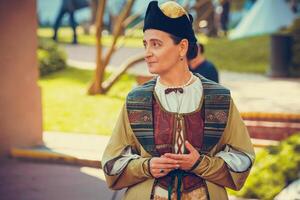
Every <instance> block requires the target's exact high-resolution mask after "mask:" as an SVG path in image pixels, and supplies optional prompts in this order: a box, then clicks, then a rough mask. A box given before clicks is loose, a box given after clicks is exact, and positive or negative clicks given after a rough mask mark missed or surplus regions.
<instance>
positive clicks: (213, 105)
mask: <svg viewBox="0 0 300 200" xmlns="http://www.w3.org/2000/svg"><path fill="white" fill-rule="evenodd" d="M195 75H197V76H198V77H199V78H200V79H201V82H202V84H203V90H204V91H203V93H204V108H205V120H204V136H203V146H202V150H201V153H205V154H206V153H208V152H209V151H210V150H211V149H212V148H213V147H214V146H215V145H216V144H217V143H218V142H219V140H220V138H221V137H222V134H223V132H224V130H225V127H226V124H227V120H228V114H229V106H230V100H231V97H230V91H229V90H228V89H226V88H224V87H222V86H220V85H219V84H217V83H215V82H213V81H210V80H208V79H206V78H204V77H203V76H201V75H199V74H195Z"/></svg>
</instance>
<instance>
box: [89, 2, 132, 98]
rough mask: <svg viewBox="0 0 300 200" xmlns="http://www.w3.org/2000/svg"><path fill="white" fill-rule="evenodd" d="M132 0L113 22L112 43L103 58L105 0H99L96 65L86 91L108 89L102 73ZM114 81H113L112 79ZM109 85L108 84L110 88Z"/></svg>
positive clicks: (95, 92) (97, 91) (92, 91)
mask: <svg viewBox="0 0 300 200" xmlns="http://www.w3.org/2000/svg"><path fill="white" fill-rule="evenodd" d="M133 3H134V0H128V1H127V3H126V6H125V8H124V9H123V11H122V13H121V14H120V16H119V18H118V20H117V23H116V24H115V28H114V30H115V31H114V36H113V43H112V44H111V46H110V48H109V49H108V51H107V54H106V55H105V57H104V59H103V58H102V43H101V38H102V29H103V14H104V8H105V4H106V1H105V0H101V1H100V3H99V7H98V12H97V21H96V28H97V34H96V37H97V65H96V71H95V76H94V81H93V83H92V84H91V86H90V87H89V90H88V93H89V94H91V95H95V94H104V93H105V92H107V91H108V89H106V88H108V86H107V85H106V87H104V85H103V82H104V74H105V68H106V67H107V65H108V63H109V61H110V59H111V56H112V54H113V52H114V51H115V46H116V44H117V40H118V38H119V37H120V35H121V32H122V29H123V22H124V21H125V19H126V18H127V17H128V15H129V13H130V10H131V8H132V6H133ZM114 82H115V81H114ZM110 87H111V86H109V88H110Z"/></svg>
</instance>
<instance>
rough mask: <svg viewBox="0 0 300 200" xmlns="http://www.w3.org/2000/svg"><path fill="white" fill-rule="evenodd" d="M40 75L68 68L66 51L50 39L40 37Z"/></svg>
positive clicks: (38, 53)
mask: <svg viewBox="0 0 300 200" xmlns="http://www.w3.org/2000/svg"><path fill="white" fill-rule="evenodd" d="M37 56H38V61H39V70H40V75H41V76H44V75H46V74H49V73H52V72H55V71H58V70H61V69H64V68H66V53H65V52H64V51H63V50H62V49H61V48H59V47H58V45H57V44H56V43H55V42H53V41H52V40H49V39H39V46H38V50H37Z"/></svg>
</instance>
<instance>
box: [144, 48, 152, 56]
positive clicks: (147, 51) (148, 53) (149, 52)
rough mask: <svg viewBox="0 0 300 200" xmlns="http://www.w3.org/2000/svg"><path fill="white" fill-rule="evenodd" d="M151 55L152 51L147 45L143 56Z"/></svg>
mask: <svg viewBox="0 0 300 200" xmlns="http://www.w3.org/2000/svg"><path fill="white" fill-rule="evenodd" d="M151 56H153V53H152V52H151V50H150V48H149V47H146V48H145V58H148V57H151Z"/></svg>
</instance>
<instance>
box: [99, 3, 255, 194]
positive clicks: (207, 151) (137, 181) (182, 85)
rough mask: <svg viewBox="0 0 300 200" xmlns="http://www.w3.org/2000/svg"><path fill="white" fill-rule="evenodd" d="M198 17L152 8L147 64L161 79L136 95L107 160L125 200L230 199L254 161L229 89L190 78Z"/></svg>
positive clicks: (174, 7)
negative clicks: (193, 23) (229, 193)
mask: <svg viewBox="0 0 300 200" xmlns="http://www.w3.org/2000/svg"><path fill="white" fill-rule="evenodd" d="M192 21H193V19H192V16H191V15H189V14H188V13H186V11H185V10H184V9H183V8H182V7H181V6H180V5H178V4H177V3H175V2H171V1H170V2H166V3H164V4H162V5H160V6H158V3H157V1H152V2H150V3H149V5H148V8H147V11H146V16H145V23H144V29H143V31H144V40H143V43H144V46H145V60H146V62H147V65H148V68H149V71H150V72H151V73H153V74H157V75H158V76H157V77H156V78H154V79H153V80H151V81H149V82H147V83H145V84H144V85H142V86H139V87H137V88H135V89H134V90H132V91H131V92H130V93H129V94H128V96H127V99H126V104H125V106H124V107H123V110H122V111H121V114H120V117H119V119H118V122H117V124H116V126H115V129H114V131H113V134H112V137H111V139H110V142H109V144H108V146H107V147H106V150H105V152H104V156H103V159H102V164H103V169H104V172H105V176H106V181H107V184H108V186H109V187H110V188H112V189H115V190H118V189H122V188H128V189H127V191H126V193H125V196H124V199H129V200H134V199H137V200H141V199H143V200H144V199H155V200H158V199H159V200H161V199H183V200H184V199H197V200H199V199H203V200H204V199H210V200H223V199H228V197H227V194H226V190H225V189H224V187H229V188H232V189H236V190H238V189H240V188H241V187H242V185H243V183H244V182H245V180H246V178H247V176H248V174H249V171H250V168H251V166H252V164H253V161H254V151H253V147H252V144H251V142H250V138H249V135H248V132H247V129H246V127H245V125H244V123H243V121H242V119H241V117H240V115H239V112H238V111H237V109H236V107H235V105H234V103H233V101H232V99H231V97H230V92H229V90H228V89H226V88H224V87H222V86H220V85H219V84H217V83H215V82H212V81H209V80H207V79H205V78H204V77H202V76H200V75H199V74H192V73H191V72H190V71H189V69H188V64H187V61H188V59H192V58H193V57H195V56H196V53H197V47H196V42H197V40H196V38H195V35H194V31H193V29H192Z"/></svg>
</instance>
